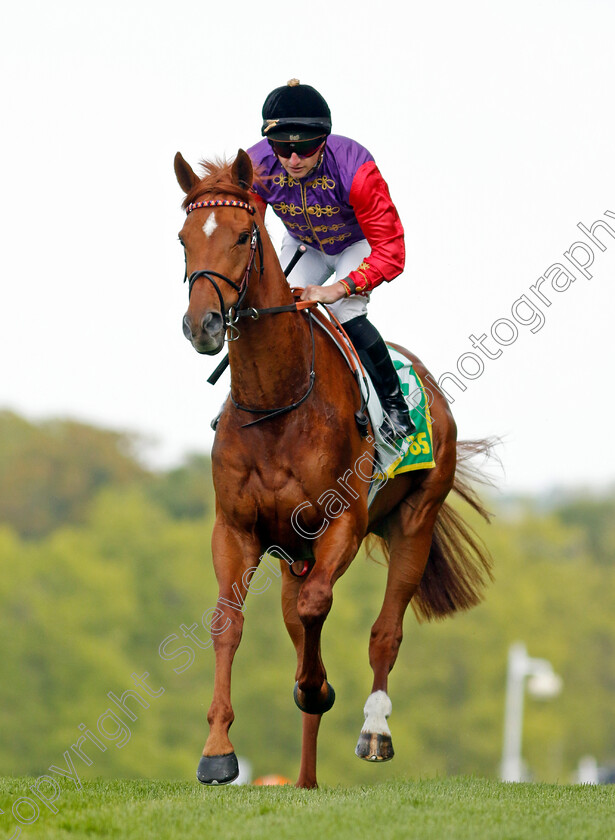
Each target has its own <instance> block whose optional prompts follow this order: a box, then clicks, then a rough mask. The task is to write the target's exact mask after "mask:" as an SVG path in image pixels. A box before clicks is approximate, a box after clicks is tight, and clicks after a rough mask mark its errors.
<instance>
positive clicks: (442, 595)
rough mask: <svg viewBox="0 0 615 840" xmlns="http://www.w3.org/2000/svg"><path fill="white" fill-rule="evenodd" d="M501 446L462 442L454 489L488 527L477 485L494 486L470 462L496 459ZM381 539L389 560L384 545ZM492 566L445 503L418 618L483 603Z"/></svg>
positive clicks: (417, 600)
mask: <svg viewBox="0 0 615 840" xmlns="http://www.w3.org/2000/svg"><path fill="white" fill-rule="evenodd" d="M496 442H497V441H496V440H495V439H486V440H474V441H458V443H457V468H456V471H455V482H454V484H453V490H454V491H455V493H457V494H458V495H459V496H461V498H462V499H463V500H464V501H465V502H467V503H468V504H469V505H470V507H471V508H472V509H473V510H475V511H476V513H478V514H479V515H480V516H481V517H482V518H483V519H484V520H485V521H486V522H489V520H490V518H491V514H490V513H489V512H488V511H487V510H486V508H485V507H484V505H483V504H482V502H481V501H480V499H479V497H478V494H477V493H476V490H475V489H474V488H473V486H472V484H473V483H474V482H480V483H482V484H490V483H491V481H490V480H489V478H487V477H486V476H485V475H484V474H483V473H481V471H480V470H479V468H478V467H476V466H475V465H473V464H471V463H470V459H471V458H472V457H473V456H474V455H486V456H488V455H490V454H492V452H491V451H492V448H493V446H494V444H495V443H496ZM376 539H377V541H378V543H379V544H380V547H381V549H382V550H383V551H384V553H385V556H387V559H388V547H387V545H386V542H385V540H384V539H382V538H380V537H377V538H376ZM372 545H373V543H372ZM368 551H369V549H368ZM491 567H492V561H491V556H490V555H489V552H488V550H487V548H486V547H485V545H484V543H483V541H482V540H481V538H480V537H479V536H478V535H477V534H476V532H475V531H474V529H473V528H472V527H471V526H470V525H468V524H467V522H465V521H464V519H463V517H462V516H461V515H460V514H459V513H458V512H457V511H456V510H455V508H454V507H453V506H452V505H451V504H449V503H448V502H444V504H443V505H442V507H441V508H440V511H439V513H438V517H437V519H436V524H435V526H434V531H433V537H432V541H431V549H430V551H429V558H428V560H427V565H426V566H425V571H424V573H423V577H422V579H421V582H420V584H419V587H418V589H417V591H416V592H415V594H414V597H413V598H412V608H413V610H414V612H415V614H416V617H417V619H418V620H419V621H424V620H425V621H431V620H432V619H438V618H444V617H445V616H447V615H451V613H455V612H458V611H460V610H468V609H470V608H471V607H474V606H476V605H477V604H479V603H480V602H481V601H482V600H483V591H484V589H485V587H486V585H487V583H488V582H489V581H491V580H493V575H492V572H491Z"/></svg>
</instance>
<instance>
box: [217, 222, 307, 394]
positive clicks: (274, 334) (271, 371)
mask: <svg viewBox="0 0 615 840" xmlns="http://www.w3.org/2000/svg"><path fill="white" fill-rule="evenodd" d="M260 230H261V240H262V244H263V273H262V275H261V276H260V277H259V276H258V268H259V264H258V259H257V261H256V263H257V264H256V267H255V269H254V270H253V273H252V277H251V278H250V281H249V286H248V292H247V294H246V297H245V300H244V303H243V305H242V308H250V307H253V308H254V309H263V308H269V307H275V306H286V305H288V304H291V303H292V302H293V296H292V293H291V291H290V288H289V286H288V283H287V281H286V278H285V277H284V272H283V271H282V269H281V267H280V263H279V261H278V258H277V255H276V253H275V250H274V248H273V245H272V243H271V240H270V239H269V236H268V234H267V231H266V230H265V228H264V225H263V224H262V222H261V223H260ZM237 326H238V328H239V332H240V335H239V338H238V339H237V341H233V342H231V343H230V344H229V361H230V366H231V393H232V396H233V399H235V401H236V402H238V403H240V404H241V405H246V406H249V407H252V408H274V407H281V406H283V405H286V404H289V403H291V402H293V401H295V400H297V399H299V398H300V397H301V396H302V393H303V392H304V391H305V388H306V387H307V384H308V382H309V374H310V370H311V365H312V343H311V340H310V335H309V329H308V326H307V323H306V319H305V316H304V315H302V314H300V313H298V312H291V313H283V314H276V315H263V316H262V317H260V318H259V319H258V320H252V319H251V318H242V319H240V320H239V322H238V323H237Z"/></svg>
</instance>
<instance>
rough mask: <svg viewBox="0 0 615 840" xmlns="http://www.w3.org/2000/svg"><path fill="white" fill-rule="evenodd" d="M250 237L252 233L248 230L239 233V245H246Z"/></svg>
mask: <svg viewBox="0 0 615 840" xmlns="http://www.w3.org/2000/svg"><path fill="white" fill-rule="evenodd" d="M249 238H250V234H249V233H247V231H244V232H243V233H240V234H239V239H238V240H237V244H238V245H245V244H246V242H247V241H248V239H249Z"/></svg>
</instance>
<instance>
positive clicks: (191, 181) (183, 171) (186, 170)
mask: <svg viewBox="0 0 615 840" xmlns="http://www.w3.org/2000/svg"><path fill="white" fill-rule="evenodd" d="M173 166H174V168H175V177H176V178H177V183H178V184H179V186H180V187H181V188H182V190H183V191H184V192H185V193H189V192H190V190H191V189H192V187H193V186H194V185H195V184H196V183H197V182H198V180H199V176H198V175H195V173H194V172H193V171H192V167H191V166H190V164H189V163H186V161H185V160H184V159H183V157H182V155H181V152H178V153H177V154H176V155H175V160H174V162H173Z"/></svg>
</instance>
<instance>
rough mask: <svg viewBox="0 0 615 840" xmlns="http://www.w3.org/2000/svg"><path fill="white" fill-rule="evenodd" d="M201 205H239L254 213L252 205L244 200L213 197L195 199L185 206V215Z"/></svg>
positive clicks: (198, 208)
mask: <svg viewBox="0 0 615 840" xmlns="http://www.w3.org/2000/svg"><path fill="white" fill-rule="evenodd" d="M202 207H240V208H241V209H242V210H247V211H248V213H250V214H251V215H252V216H253V215H254V214H255V213H256V210H255V208H254V207H250V205H249V204H247V203H246V202H245V201H237V200H235V199H229V198H215V199H212V200H211V201H195V202H193V203H192V204H189V205H188V206H187V207H186V216H187V215H188V214H189V213H192V211H193V210H200V209H201V208H202Z"/></svg>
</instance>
